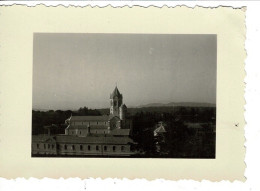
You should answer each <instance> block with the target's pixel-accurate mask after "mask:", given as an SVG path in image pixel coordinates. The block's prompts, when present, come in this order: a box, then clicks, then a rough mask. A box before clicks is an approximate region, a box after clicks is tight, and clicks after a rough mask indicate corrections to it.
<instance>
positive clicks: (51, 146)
mask: <svg viewBox="0 0 260 191" xmlns="http://www.w3.org/2000/svg"><path fill="white" fill-rule="evenodd" d="M36 147H37V149H39V148H40V144H38V143H37V144H36ZM43 148H44V149H47V148H48V149H50V148H51V149H54V148H55V145H54V144H43Z"/></svg>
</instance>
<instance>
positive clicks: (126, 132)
mask: <svg viewBox="0 0 260 191" xmlns="http://www.w3.org/2000/svg"><path fill="white" fill-rule="evenodd" d="M109 134H110V135H121V136H129V134H130V129H114V130H111V131H110V133H109Z"/></svg>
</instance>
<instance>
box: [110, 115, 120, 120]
mask: <svg viewBox="0 0 260 191" xmlns="http://www.w3.org/2000/svg"><path fill="white" fill-rule="evenodd" d="M113 118H117V120H120V118H119V117H118V116H114V115H109V117H108V120H111V119H113Z"/></svg>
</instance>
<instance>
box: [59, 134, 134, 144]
mask: <svg viewBox="0 0 260 191" xmlns="http://www.w3.org/2000/svg"><path fill="white" fill-rule="evenodd" d="M56 140H57V142H58V143H70V144H73V143H78V144H80V143H82V144H83V143H97V144H98V143H100V144H102V143H103V144H128V143H134V141H133V140H132V139H130V138H129V137H110V136H108V137H104V136H103V137H98V136H89V137H77V136H70V135H59V136H56Z"/></svg>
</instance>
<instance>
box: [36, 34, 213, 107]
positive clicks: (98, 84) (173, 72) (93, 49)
mask: <svg viewBox="0 0 260 191" xmlns="http://www.w3.org/2000/svg"><path fill="white" fill-rule="evenodd" d="M33 43H34V44H33V109H54V110H57V109H62V110H65V109H78V108H80V107H84V106H86V107H88V108H93V109H94V108H108V107H109V96H110V93H112V91H113V90H114V88H115V86H116V85H117V87H118V89H119V91H120V92H121V93H122V94H123V102H124V103H125V104H126V105H127V106H128V107H135V106H139V105H145V104H150V103H170V102H203V103H216V71H217V70H216V69H217V68H216V67H217V65H216V64H217V36H216V35H188V34H187V35H183V34H83V33H82V34H78V33H73V34H72V33H71V34H67V33H35V34H34V41H33Z"/></svg>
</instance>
